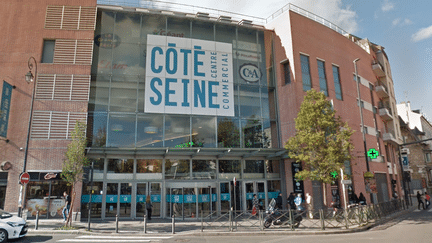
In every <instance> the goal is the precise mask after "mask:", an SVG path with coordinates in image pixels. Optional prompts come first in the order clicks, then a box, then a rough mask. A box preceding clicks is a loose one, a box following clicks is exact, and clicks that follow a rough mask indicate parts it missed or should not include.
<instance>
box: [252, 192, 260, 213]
mask: <svg viewBox="0 0 432 243" xmlns="http://www.w3.org/2000/svg"><path fill="white" fill-rule="evenodd" d="M258 209H259V199H258V197H257V194H254V195H253V199H252V216H255V215H256V214H257V211H258Z"/></svg>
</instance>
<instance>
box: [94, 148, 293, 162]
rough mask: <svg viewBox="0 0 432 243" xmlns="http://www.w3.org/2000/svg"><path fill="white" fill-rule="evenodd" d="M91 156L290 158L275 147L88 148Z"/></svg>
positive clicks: (284, 150) (285, 152)
mask: <svg viewBox="0 0 432 243" xmlns="http://www.w3.org/2000/svg"><path fill="white" fill-rule="evenodd" d="M87 156H89V157H90V158H104V157H111V158H113V157H122V158H123V157H132V158H152V159H154V158H168V159H170V158H171V159H173V158H175V159H179V158H193V159H248V160H263V159H264V160H279V159H286V158H288V152H287V150H286V149H274V148H201V147H188V148H167V147H160V148H136V149H130V148H87Z"/></svg>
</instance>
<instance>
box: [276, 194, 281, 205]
mask: <svg viewBox="0 0 432 243" xmlns="http://www.w3.org/2000/svg"><path fill="white" fill-rule="evenodd" d="M276 208H278V209H282V193H280V192H279V196H278V197H277V198H276Z"/></svg>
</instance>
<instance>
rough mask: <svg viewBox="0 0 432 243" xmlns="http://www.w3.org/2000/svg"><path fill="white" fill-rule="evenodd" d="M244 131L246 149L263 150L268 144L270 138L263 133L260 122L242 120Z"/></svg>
mask: <svg viewBox="0 0 432 243" xmlns="http://www.w3.org/2000/svg"><path fill="white" fill-rule="evenodd" d="M242 129H243V146H244V147H245V148H262V147H264V145H265V144H266V145H267V144H268V138H267V137H266V136H265V134H264V133H263V131H262V124H261V121H260V120H242Z"/></svg>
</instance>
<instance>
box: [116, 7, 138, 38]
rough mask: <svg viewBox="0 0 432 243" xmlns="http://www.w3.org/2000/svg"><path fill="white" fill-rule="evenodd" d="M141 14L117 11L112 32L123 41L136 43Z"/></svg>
mask: <svg viewBox="0 0 432 243" xmlns="http://www.w3.org/2000/svg"><path fill="white" fill-rule="evenodd" d="M140 22H141V16H140V15H139V14H136V13H124V12H117V13H116V18H115V29H114V34H115V35H117V36H118V37H120V40H121V43H120V45H121V44H123V43H138V42H139V41H140V28H141V26H140Z"/></svg>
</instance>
